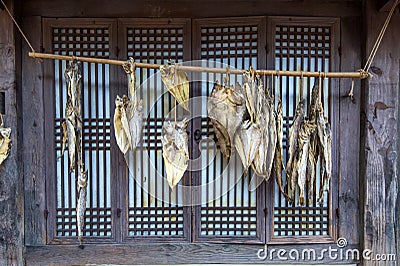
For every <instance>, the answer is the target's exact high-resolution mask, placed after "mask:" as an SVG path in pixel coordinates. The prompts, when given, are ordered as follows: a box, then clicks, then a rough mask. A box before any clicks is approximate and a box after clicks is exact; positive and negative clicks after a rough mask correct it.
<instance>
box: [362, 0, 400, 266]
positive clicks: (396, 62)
mask: <svg viewBox="0 0 400 266" xmlns="http://www.w3.org/2000/svg"><path fill="white" fill-rule="evenodd" d="M364 4H365V20H364V21H365V33H366V47H365V52H366V57H367V56H368V54H369V52H370V51H371V49H372V46H373V44H374V42H375V40H376V37H377V36H378V34H379V31H380V29H381V27H382V25H383V22H384V20H385V18H386V16H387V12H379V8H378V7H379V5H378V3H377V1H376V0H375V1H371V0H366V1H364ZM399 25H400V16H399V13H398V12H397V13H395V15H394V16H393V18H392V21H391V22H390V24H389V27H388V29H387V32H386V34H385V36H384V38H383V40H382V43H381V46H380V48H379V50H378V53H377V55H376V57H375V60H374V62H373V63H372V71H373V72H375V73H376V74H377V75H375V77H374V78H373V79H370V80H367V81H365V94H363V96H364V97H363V109H364V111H363V113H362V118H363V121H362V128H361V132H362V134H363V138H362V144H361V169H362V171H361V180H362V182H361V185H362V190H363V195H361V197H360V198H361V199H363V200H364V202H363V214H362V224H363V227H362V228H361V230H362V231H361V237H362V239H361V240H362V243H363V244H362V248H364V249H370V250H371V251H372V254H371V258H372V259H374V258H375V254H397V258H396V261H400V256H399V254H400V250H399V244H398V243H399V242H400V239H399V225H400V223H399V218H400V213H399V196H400V195H399V193H398V192H399V175H398V167H399V162H398V161H399V158H398V154H399V146H398V145H399V143H398V138H399V113H398V111H399V76H400V75H399V74H400V73H399V66H400V50H399V40H400V38H399V27H398V26H399ZM396 249H397V250H396ZM363 265H395V262H394V261H391V262H389V261H384V262H377V261H373V260H364V263H363Z"/></svg>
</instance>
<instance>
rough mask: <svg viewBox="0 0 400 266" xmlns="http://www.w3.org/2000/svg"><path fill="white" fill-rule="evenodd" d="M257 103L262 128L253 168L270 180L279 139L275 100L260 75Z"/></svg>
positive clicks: (258, 117) (257, 112)
mask: <svg viewBox="0 0 400 266" xmlns="http://www.w3.org/2000/svg"><path fill="white" fill-rule="evenodd" d="M257 80H258V90H257V105H256V116H255V118H256V123H257V124H258V125H259V126H260V128H261V134H260V135H261V139H260V145H259V148H258V149H257V152H256V155H255V158H254V161H253V164H252V168H253V170H254V172H255V173H256V174H257V175H258V176H261V177H263V178H264V179H266V180H268V179H269V178H270V174H271V169H272V165H273V160H274V156H275V148H276V141H277V132H276V113H275V107H274V100H273V99H272V97H271V96H270V95H269V92H268V90H267V89H265V88H264V84H263V82H262V81H261V79H260V78H259V77H257Z"/></svg>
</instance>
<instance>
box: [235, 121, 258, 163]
mask: <svg viewBox="0 0 400 266" xmlns="http://www.w3.org/2000/svg"><path fill="white" fill-rule="evenodd" d="M260 132H261V128H260V126H259V125H258V124H256V123H252V122H251V121H249V120H246V121H245V122H244V123H243V124H242V125H241V126H240V127H239V128H238V131H237V132H236V135H235V138H234V141H235V148H236V150H237V152H238V154H239V157H240V159H241V160H242V163H243V167H244V169H245V171H247V169H248V168H249V167H250V165H251V164H252V162H253V160H254V158H255V156H256V153H257V150H258V148H259V146H260V142H261V133H260Z"/></svg>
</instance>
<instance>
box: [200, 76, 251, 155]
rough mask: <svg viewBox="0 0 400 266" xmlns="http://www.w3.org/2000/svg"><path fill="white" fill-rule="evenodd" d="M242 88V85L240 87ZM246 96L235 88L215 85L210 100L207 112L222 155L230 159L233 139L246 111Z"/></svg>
mask: <svg viewBox="0 0 400 266" xmlns="http://www.w3.org/2000/svg"><path fill="white" fill-rule="evenodd" d="M239 86H240V85H239ZM244 103H245V100H244V96H243V95H242V94H241V93H240V92H239V91H238V90H235V89H234V88H233V86H230V87H226V86H221V85H220V84H218V82H217V83H215V85H214V88H213V91H212V92H211V96H210V98H209V100H208V105H207V112H208V117H209V118H210V120H211V122H212V124H213V126H214V129H215V134H216V136H217V139H218V143H219V145H220V149H221V152H222V154H223V155H224V156H225V157H227V158H229V157H230V156H231V154H232V152H233V147H232V143H233V137H234V134H235V132H236V130H237V128H238V127H239V126H240V124H241V123H242V121H243V116H244V113H245V111H246V107H245V105H244Z"/></svg>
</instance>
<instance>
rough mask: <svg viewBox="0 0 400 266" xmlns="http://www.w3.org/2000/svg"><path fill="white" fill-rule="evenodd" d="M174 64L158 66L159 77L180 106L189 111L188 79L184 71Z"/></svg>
mask: <svg viewBox="0 0 400 266" xmlns="http://www.w3.org/2000/svg"><path fill="white" fill-rule="evenodd" d="M176 67H177V65H176V64H173V63H172V64H170V65H164V66H161V67H160V72H161V79H162V81H163V83H164V85H165V87H166V88H167V89H168V91H169V92H170V93H171V94H172V95H173V96H174V97H175V99H176V100H177V101H178V103H179V104H181V105H182V107H183V108H184V109H186V110H188V111H189V80H188V77H187V75H186V73H185V71H182V70H179V69H176Z"/></svg>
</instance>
